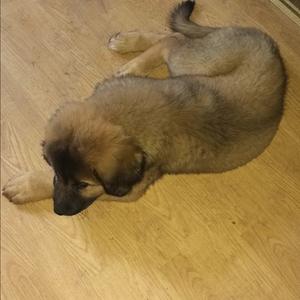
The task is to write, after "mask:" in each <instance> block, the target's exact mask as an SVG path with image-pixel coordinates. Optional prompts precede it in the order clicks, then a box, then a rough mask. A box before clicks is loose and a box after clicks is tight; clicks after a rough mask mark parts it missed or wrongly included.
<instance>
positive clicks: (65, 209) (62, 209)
mask: <svg viewBox="0 0 300 300" xmlns="http://www.w3.org/2000/svg"><path fill="white" fill-rule="evenodd" d="M83 209H84V208H83V207H82V206H81V205H77V204H76V205H74V204H72V205H71V204H70V203H68V202H65V203H64V202H60V203H59V204H58V203H57V201H56V200H55V199H54V212H55V213H56V214H57V215H60V216H63V215H64V216H73V215H76V214H78V213H79V212H81V211H82V210H83Z"/></svg>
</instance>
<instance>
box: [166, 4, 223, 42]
mask: <svg viewBox="0 0 300 300" xmlns="http://www.w3.org/2000/svg"><path fill="white" fill-rule="evenodd" d="M194 6H195V0H187V1H184V2H181V3H180V4H178V5H177V6H176V7H175V8H174V9H173V11H172V13H171V16H170V28H171V29H172V30H173V31H176V32H180V33H182V34H184V35H185V36H187V37H190V38H201V37H204V36H205V35H207V34H209V33H211V32H213V31H214V30H216V29H217V28H213V27H206V26H201V25H198V24H196V23H194V22H192V21H191V20H190V16H191V14H192V12H193V10H194Z"/></svg>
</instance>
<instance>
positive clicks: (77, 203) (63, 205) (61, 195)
mask: <svg viewBox="0 0 300 300" xmlns="http://www.w3.org/2000/svg"><path fill="white" fill-rule="evenodd" d="M96 198H97V197H95V198H85V197H82V196H81V195H80V194H79V192H78V190H76V189H74V188H72V186H71V185H70V186H66V185H64V184H62V183H61V182H60V181H56V182H55V183H54V195H53V202H54V212H55V213H56V214H58V215H60V216H61V215H65V216H73V215H76V214H78V213H79V212H81V211H82V210H84V209H86V208H87V207H88V206H90V205H91V204H92V203H93V202H94V201H95V200H96Z"/></svg>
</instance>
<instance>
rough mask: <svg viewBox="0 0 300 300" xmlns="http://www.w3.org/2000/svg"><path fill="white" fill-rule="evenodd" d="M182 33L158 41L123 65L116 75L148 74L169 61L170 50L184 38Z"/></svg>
mask: <svg viewBox="0 0 300 300" xmlns="http://www.w3.org/2000/svg"><path fill="white" fill-rule="evenodd" d="M184 39H185V38H184V36H183V35H182V34H180V33H174V34H172V35H170V36H168V37H165V38H163V39H162V40H160V41H158V42H157V43H156V44H154V45H153V46H152V47H150V48H149V49H148V50H146V51H145V52H143V53H142V54H140V55H139V56H137V57H136V58H134V59H133V60H131V61H129V62H128V63H127V64H125V65H124V66H122V67H121V68H120V70H119V71H118V72H117V73H116V76H124V75H128V74H132V75H137V76H142V75H147V74H148V73H149V72H150V71H151V70H152V69H154V68H156V67H158V66H159V65H161V64H163V63H165V62H167V61H168V57H169V54H170V51H171V49H172V48H173V47H175V46H177V45H179V44H181V43H182V41H183V40H184Z"/></svg>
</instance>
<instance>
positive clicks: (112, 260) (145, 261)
mask: <svg viewBox="0 0 300 300" xmlns="http://www.w3.org/2000/svg"><path fill="white" fill-rule="evenodd" d="M198 2H199V3H198V4H197V8H196V10H195V13H194V15H193V19H194V20H196V21H198V22H199V21H201V23H202V24H209V25H218V26H224V25H243V26H255V27H258V28H261V29H263V30H265V31H266V32H268V33H269V34H271V35H272V36H273V37H274V39H275V40H276V41H277V42H278V43H279V46H280V48H281V51H282V55H283V57H284V60H285V62H286V65H287V70H288V74H289V89H288V93H287V97H286V111H285V116H284V119H283V121H282V123H281V126H280V129H279V132H278V134H277V135H276V137H275V139H274V141H273V142H272V144H271V146H270V147H269V148H268V149H267V150H266V151H265V152H264V153H263V155H261V156H260V157H259V158H258V159H256V160H254V161H253V162H251V163H249V164H248V165H247V166H244V167H242V168H239V169H237V170H234V171H231V172H227V173H224V174H217V175H209V174H208V175H180V176H166V177H165V178H163V179H162V180H160V181H159V182H158V183H157V184H156V185H155V186H153V187H152V188H151V189H150V190H149V191H148V192H147V194H146V195H145V196H144V197H143V198H142V199H140V201H138V202H136V203H109V202H102V203H101V202H97V203H95V204H94V205H93V206H92V207H90V208H89V209H88V210H87V211H85V212H83V213H82V214H80V215H77V216H74V217H58V216H57V215H54V214H53V212H52V203H51V201H44V202H38V203H33V204H28V205H24V206H14V205H12V204H11V203H9V202H8V201H7V200H6V199H4V198H3V199H2V201H1V225H2V226H1V286H2V288H1V296H2V297H1V299H8V300H15V299H22V300H24V299H26V300H27V299H28V300H34V299H51V300H55V299H59V300H61V299H72V300H75V299H104V300H107V299H113V300H115V299H122V300H123V299H130V300H131V299H139V300H141V299H151V300H152V299H163V300H166V299H172V300H173V299H188V300H190V299H222V300H227V299H228V300H229V299H238V300H242V299H247V300H248V299H249V300H250V299H251V300H252V299H272V300H273V299H278V300H291V299H299V298H300V285H299V282H300V190H299V182H300V151H299V149H300V134H299V132H300V126H299V124H300V123H299V120H300V104H299V98H300V84H299V83H300V52H299V45H300V30H299V27H298V26H297V25H296V24H295V23H293V22H292V21H291V20H289V19H288V18H287V17H286V16H285V15H284V14H282V13H281V12H280V10H279V9H278V8H276V7H275V6H274V5H273V4H272V3H271V2H270V1H267V0H247V1H239V0H228V1H224V0H202V1H198ZM173 5H174V2H173V1H171V0H165V1H160V0H153V1H146V0H142V1H136V0H134V1H133V0H126V1H125V0H123V1H122V0H114V1H108V0H89V1H80V0H75V1H74V0H64V1H61V0H26V1H21V0H3V1H2V21H1V25H2V36H1V38H2V44H1V45H2V52H1V67H2V73H1V75H2V76H1V83H2V85H1V87H2V88H1V96H2V112H1V118H2V123H1V125H2V153H1V160H2V182H6V180H7V179H8V178H9V177H11V176H12V175H14V174H17V173H18V172H21V171H22V170H31V169H38V168H45V164H44V162H43V161H42V158H41V154H40V153H41V151H40V150H41V149H40V146H39V143H40V140H41V139H42V136H43V127H44V125H45V123H46V121H47V119H48V117H49V116H50V115H51V113H52V112H54V110H55V109H56V108H57V106H58V105H59V104H61V103H63V102H64V101H65V100H82V99H84V98H85V97H87V96H88V95H89V94H90V93H91V92H92V89H93V87H94V85H95V84H96V82H97V81H100V80H103V79H104V78H107V77H109V76H111V74H112V73H113V72H114V71H115V70H117V68H118V67H119V66H120V65H121V64H123V63H125V62H126V61H127V59H128V58H129V57H130V56H128V55H127V56H125V55H124V56H119V55H117V54H115V53H111V52H109V51H108V50H107V49H106V44H107V40H108V38H109V37H110V35H111V34H113V33H114V32H117V31H120V30H132V29H138V28H143V29H145V30H154V31H155V30H163V31H165V30H167V29H166V24H167V21H166V18H167V15H168V12H169V10H170V8H171V7H172V6H173ZM165 74H166V73H165V70H164V69H160V70H158V71H157V72H155V76H164V75H165Z"/></svg>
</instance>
